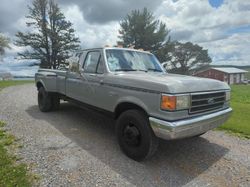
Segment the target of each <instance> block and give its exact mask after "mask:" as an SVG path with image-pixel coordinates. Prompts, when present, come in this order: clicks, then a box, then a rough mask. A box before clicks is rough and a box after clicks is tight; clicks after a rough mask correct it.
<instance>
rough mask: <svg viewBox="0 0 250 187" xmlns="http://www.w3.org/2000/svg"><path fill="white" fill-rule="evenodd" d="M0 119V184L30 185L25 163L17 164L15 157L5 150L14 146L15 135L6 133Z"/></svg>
mask: <svg viewBox="0 0 250 187" xmlns="http://www.w3.org/2000/svg"><path fill="white" fill-rule="evenodd" d="M3 126H4V123H3V122H1V121H0V186H27V187H29V186H31V180H32V179H31V177H30V175H29V174H28V172H27V166H26V165H25V164H17V162H16V161H17V159H18V158H17V157H15V156H13V155H12V154H10V153H9V152H8V151H7V148H8V149H10V147H12V148H13V147H15V137H14V136H12V135H9V134H8V133H6V132H5V131H4V130H3V129H2V128H3Z"/></svg>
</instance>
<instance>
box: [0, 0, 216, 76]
mask: <svg viewBox="0 0 250 187" xmlns="http://www.w3.org/2000/svg"><path fill="white" fill-rule="evenodd" d="M28 9H29V14H28V16H26V17H27V22H26V25H27V27H30V28H31V29H30V30H31V31H30V32H18V33H17V34H16V37H17V40H16V41H15V44H16V45H17V46H22V47H25V48H26V50H25V51H24V52H22V53H19V54H18V55H19V56H20V57H22V58H23V59H39V60H41V67H46V68H53V69H57V68H59V67H60V66H62V65H66V60H67V59H68V58H69V57H70V54H71V53H72V52H73V51H75V50H78V49H80V45H79V44H80V40H79V38H78V37H76V36H75V30H74V29H73V28H72V23H70V22H69V21H67V20H66V18H65V16H64V14H63V13H62V11H61V9H60V8H59V6H58V4H57V3H56V2H55V1H54V0H34V1H33V3H32V5H31V6H29V7H28ZM118 38H119V41H117V43H118V44H119V45H120V44H122V45H123V46H124V47H133V48H135V49H144V50H146V51H150V52H152V53H153V54H155V55H156V56H157V57H158V59H159V60H160V61H161V62H162V64H163V66H164V67H165V68H166V69H168V70H169V71H170V72H174V73H180V74H190V72H192V71H194V70H195V69H200V68H204V67H206V66H208V65H209V63H211V58H210V57H209V55H208V51H207V50H205V49H203V48H202V47H201V46H199V45H197V44H193V43H191V42H186V43H182V42H179V41H173V40H171V37H170V30H169V29H168V28H167V25H166V24H165V23H163V22H161V21H160V20H157V19H155V17H154V15H153V13H151V12H150V11H148V10H147V9H146V8H144V9H143V10H133V11H132V12H130V13H129V14H128V15H127V16H126V17H125V18H124V19H123V20H122V21H121V22H120V30H119V36H118ZM0 44H1V43H0ZM7 44H8V43H7ZM5 47H8V45H6V44H5ZM1 49H4V47H3V48H1V46H0V52H1Z"/></svg>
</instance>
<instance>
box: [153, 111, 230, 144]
mask: <svg viewBox="0 0 250 187" xmlns="http://www.w3.org/2000/svg"><path fill="white" fill-rule="evenodd" d="M231 113H232V108H228V109H225V110H222V111H219V112H215V113H212V114H207V115H203V116H199V117H194V118H190V119H185V120H180V121H174V122H169V121H165V120H160V119H157V118H153V117H149V122H150V125H151V127H152V129H153V131H154V133H155V135H156V136H157V137H159V138H163V139H165V140H173V139H180V138H187V137H192V136H195V135H199V134H202V133H204V132H207V131H209V130H211V129H214V128H216V127H218V126H219V125H222V124H223V123H224V122H225V121H226V120H227V119H228V118H229V117H230V114H231Z"/></svg>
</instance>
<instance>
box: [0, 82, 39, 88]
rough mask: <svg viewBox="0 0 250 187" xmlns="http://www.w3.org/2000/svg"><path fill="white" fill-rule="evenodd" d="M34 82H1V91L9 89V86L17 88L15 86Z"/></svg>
mask: <svg viewBox="0 0 250 187" xmlns="http://www.w3.org/2000/svg"><path fill="white" fill-rule="evenodd" d="M32 82H34V81H32V80H9V81H0V90H1V89H3V88H5V87H8V86H15V85H21V84H27V83H32Z"/></svg>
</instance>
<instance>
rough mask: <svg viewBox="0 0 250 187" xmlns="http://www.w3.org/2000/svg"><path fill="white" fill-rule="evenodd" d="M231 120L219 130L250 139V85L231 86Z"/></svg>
mask: <svg viewBox="0 0 250 187" xmlns="http://www.w3.org/2000/svg"><path fill="white" fill-rule="evenodd" d="M231 89H232V92H231V106H232V108H233V114H232V116H231V118H230V119H229V120H228V121H227V122H226V123H225V124H224V125H222V126H221V127H220V128H219V129H221V130H226V131H229V132H231V133H233V134H236V135H239V136H242V137H246V138H250V85H233V86H231Z"/></svg>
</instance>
